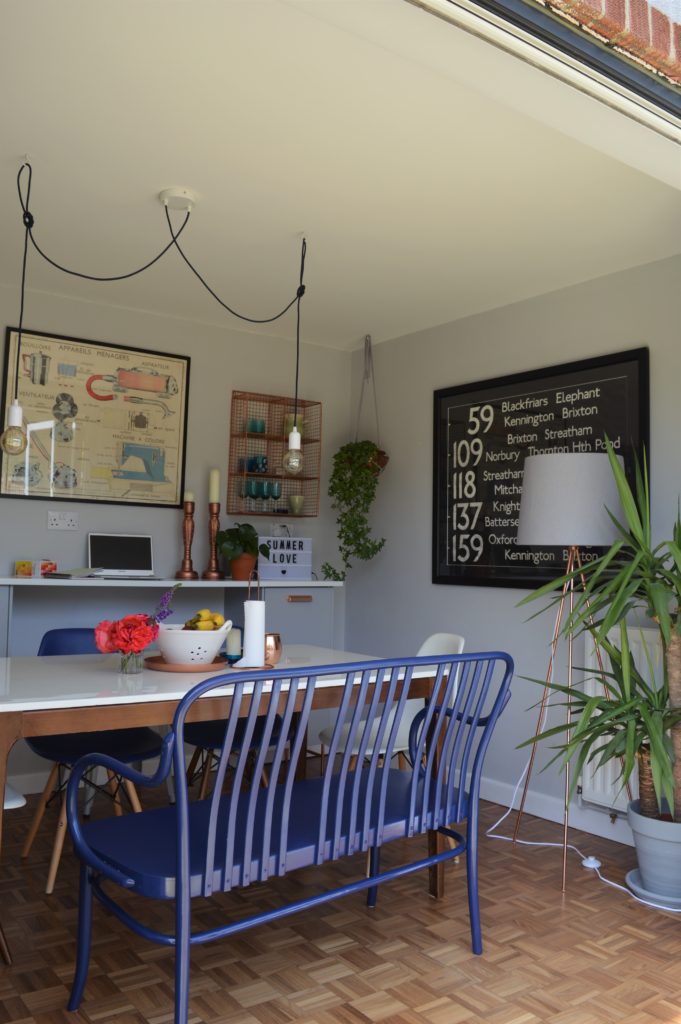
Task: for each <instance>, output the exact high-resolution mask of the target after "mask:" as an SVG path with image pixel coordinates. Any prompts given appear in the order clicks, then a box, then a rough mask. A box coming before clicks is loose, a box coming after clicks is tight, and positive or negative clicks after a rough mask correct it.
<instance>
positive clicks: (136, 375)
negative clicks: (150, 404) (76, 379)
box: [85, 367, 179, 402]
mask: <svg viewBox="0 0 681 1024" xmlns="http://www.w3.org/2000/svg"><path fill="white" fill-rule="evenodd" d="M97 380H103V381H106V382H107V383H109V384H113V387H112V389H111V391H110V392H108V393H106V394H101V395H100V394H98V393H97V392H96V391H94V390H93V387H92V385H93V383H94V381H97ZM85 389H86V391H87V393H88V395H89V396H90V398H94V399H96V400H97V401H98V402H111V401H113V399H114V398H116V397H117V394H116V392H121V393H123V394H125V392H126V391H129V390H132V391H152V392H153V393H154V394H156V395H161V396H162V397H164V398H169V397H170V396H171V395H176V394H177V393H178V390H179V389H178V386H177V381H176V380H175V378H174V377H172V376H170V375H168V374H164V373H157V372H156V371H155V370H142V369H141V368H140V367H133V368H132V369H130V370H125V369H123V368H122V367H121V369H119V370H116V373H113V374H112V373H93V374H92V376H91V377H88V379H87V381H86V382H85ZM124 400H125V399H124Z"/></svg>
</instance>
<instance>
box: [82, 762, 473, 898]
mask: <svg viewBox="0 0 681 1024" xmlns="http://www.w3.org/2000/svg"><path fill="white" fill-rule="evenodd" d="M380 777H381V773H380V772H379V773H378V777H377V778H376V779H375V782H374V786H375V788H376V787H378V785H379V782H380ZM412 778H413V774H412V771H411V770H409V771H399V770H397V769H391V770H390V771H389V782H388V792H387V799H386V810H385V818H384V825H383V837H382V841H383V842H384V843H385V842H389V841H390V840H393V839H401V838H404V837H405V836H407V835H408V824H407V822H408V817H409V811H410V800H411V784H412ZM334 779H335V780H336V786H334V785H333V784H332V787H331V793H330V795H329V798H328V801H327V807H328V808H330V809H331V808H335V805H336V793H335V792H334V789H335V788H336V787H337V779H338V776H334ZM354 779H355V775H354V774H353V773H349V774H348V775H347V777H346V780H345V793H346V807H345V809H344V815H343V823H342V827H341V841H340V847H339V849H338V854H337V855H338V856H345V855H347V854H348V853H353V852H356V851H357V845H356V844H357V838H356V836H355V837H354V842H353V848H352V849H350V848H349V846H348V831H349V818H350V811H349V807H348V806H347V804H348V803H349V800H348V798H347V794H351V792H352V787H353V782H354ZM323 781H324V780H323V779H322V778H313V779H303V780H299V781H297V782H296V783H295V784H294V786H293V790H292V794H291V804H290V808H289V821H288V838H287V847H288V849H287V851H286V858H285V864H280V863H279V855H278V851H279V844H280V842H281V817H282V805H283V797H284V787H283V786H277V787H276V796H275V802H274V810H273V814H272V817H271V833H272V834H271V839H270V843H269V850H270V851H276V853H271V854H270V856H269V865H268V871H267V874H268V875H280V874H284V873H285V871H291V870H295V869H296V868H301V867H307V866H309V865H312V864H315V863H317V838H318V832H319V820H320V815H321V808H322V799H323ZM367 784H368V772H367V770H363V771H362V773H361V777H360V784H359V800H358V806H359V812H358V823H359V827H358V829H357V832H359V831H360V829H361V825H362V822H363V812H364V806H365V799H366V788H367ZM422 786H423V780H421V781H420V782H419V783H418V794H417V801H416V806H417V807H418V806H419V805H420V799H421V791H422ZM432 788H433V787H431V789H432ZM267 793H268V789H266V788H264V787H263V788H260V789H259V790H258V806H257V810H256V814H255V818H254V822H253V827H252V830H251V833H252V846H251V853H250V862H249V864H247V865H246V869H245V870H244V865H243V862H244V856H245V853H244V849H245V838H246V836H247V833H248V832H249V830H248V829H247V822H246V815H247V800H248V794H247V793H245V794H243V798H242V799H240V800H239V805H238V810H237V824H236V830H235V836H236V838H235V844H234V853H233V858H232V859H233V864H232V870H231V873H230V874H231V877H230V878H227V879H226V878H225V837H226V833H227V810H228V806H229V797H227V796H223V797H222V799H221V803H220V813H219V815H218V824H217V842H216V847H215V864H214V867H213V871H212V876H213V884H212V888H213V890H214V891H221V890H228V889H231V888H232V887H236V886H244V885H248V884H249V882H250V881H256V880H258V878H259V876H260V855H261V854H260V851H261V850H262V845H263V830H264V821H265V814H266V806H265V804H266V798H267ZM430 802H431V804H432V802H433V801H432V799H431V801H430ZM377 804H378V796H376V797H374V799H373V800H372V805H373V806H376V805H377ZM466 813H467V809H466ZM209 814H210V800H197V801H195V802H193V803H190V804H189V856H190V864H191V895H192V896H200V895H201V893H202V891H203V887H204V874H205V856H206V836H207V829H208V821H209ZM426 819H427V820H426V821H425V823H424V824H423V825H422V824H421V821H420V819H419V818H418V817H417V818H416V819H415V821H414V828H413V832H414V833H419V832H424V831H425V830H426V829H427V828H428V827H429V825H430V823H431V822H432V806H431V808H430V811H429V813H428V814H427V815H426ZM375 824H376V823H375V820H374V821H372V823H371V827H372V830H373V828H374V827H375ZM334 828H335V812H333V811H331V810H330V811H329V817H328V820H327V825H326V842H325V848H324V856H323V858H322V859H323V860H332V859H335V857H334ZM83 834H84V837H85V839H86V841H87V842H88V843H89V844H90V845H91V847H92V848H93V850H94V851H95V852H96V853H97V854H98V855H99V856H100V857H101V858H102V859H103V860H104V861H106V862H107V863H110V864H112V865H113V866H114V867H116V868H117V869H119V870H120V871H122V872H124V873H125V874H126V875H127V876H128V877H129V878H130V879H132V881H133V883H134V884H133V889H134V890H136V891H138V892H140V893H143V894H145V895H147V896H151V897H153V898H156V899H172V898H174V895H175V874H176V809H175V807H162V808H158V809H155V810H150V811H143V812H142V813H141V814H130V815H127V816H126V817H125V818H106V819H103V820H101V821H94V822H89V823H87V824H85V825H83ZM372 838H373V836H372Z"/></svg>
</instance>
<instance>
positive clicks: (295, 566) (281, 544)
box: [258, 537, 312, 580]
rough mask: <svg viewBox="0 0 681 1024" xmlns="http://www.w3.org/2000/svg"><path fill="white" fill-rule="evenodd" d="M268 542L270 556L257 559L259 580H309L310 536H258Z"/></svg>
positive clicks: (310, 574)
mask: <svg viewBox="0 0 681 1024" xmlns="http://www.w3.org/2000/svg"><path fill="white" fill-rule="evenodd" d="M258 543H259V544H269V548H270V557H269V558H263V557H262V555H261V556H260V558H259V559H258V572H259V574H260V579H261V580H311V579H312V539H311V538H310V537H258Z"/></svg>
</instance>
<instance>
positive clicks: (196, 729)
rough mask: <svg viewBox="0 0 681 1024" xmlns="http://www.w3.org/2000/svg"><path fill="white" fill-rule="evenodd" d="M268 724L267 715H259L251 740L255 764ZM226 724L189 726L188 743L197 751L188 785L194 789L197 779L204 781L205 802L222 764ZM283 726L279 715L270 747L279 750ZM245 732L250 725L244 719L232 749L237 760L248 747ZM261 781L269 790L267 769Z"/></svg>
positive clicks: (202, 785)
mask: <svg viewBox="0 0 681 1024" xmlns="http://www.w3.org/2000/svg"><path fill="white" fill-rule="evenodd" d="M265 722H266V716H265V715H259V716H258V718H256V720H255V725H254V728H253V735H252V736H251V738H250V740H249V751H250V752H251V754H252V755H253V758H252V760H255V755H256V754H257V753H258V751H259V750H260V747H261V745H262V739H263V735H264V732H265ZM226 724H227V723H226V722H224V721H221V720H219V719H218V720H217V721H213V722H189V723H187V725H186V726H185V730H184V738H185V741H186V742H187V743H189V744H190V745H191V746H192V747H194V748H195V750H194V753H193V754H192V758H191V761H190V762H189V767H188V768H187V785H189V786H191V785H193V783H194V781H195V780H196V779H197V778H198V779H200V780H201V781H200V785H199V800H203V799H204V798H205V796H206V794H207V792H208V786H209V782H210V773H211V770H212V769H213V768H214V767H215V766H216V765H217V763H218V761H219V758H220V752H221V750H222V744H223V743H224V740H225V726H226ZM282 724H283V723H282V719H281V716H280V715H276V717H275V722H274V726H273V729H272V735H271V736H268V743H269V745H270V746H276V744H277V743H278V742H279V737H280V735H281V729H282ZM245 732H246V721H245V720H244V719H242V720H241V721H240V722H237V724H236V729H235V730H234V737H233V739H232V747H231V749H232V753H233V754H234V755H235V756H236V755H238V754H240V753H241V748H242V747H243V744H244V735H245ZM261 778H262V781H263V784H264V785H265V786H266V785H268V783H269V774H268V772H267V769H266V768H265V766H264V765H263V767H262V770H261Z"/></svg>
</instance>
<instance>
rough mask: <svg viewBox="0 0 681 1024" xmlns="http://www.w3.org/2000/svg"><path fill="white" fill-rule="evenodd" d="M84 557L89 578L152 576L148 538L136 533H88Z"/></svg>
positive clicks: (152, 569)
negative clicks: (88, 570) (86, 560)
mask: <svg viewBox="0 0 681 1024" xmlns="http://www.w3.org/2000/svg"><path fill="white" fill-rule="evenodd" d="M87 558H88V567H89V569H90V575H91V576H100V577H104V578H105V579H136V578H141V579H144V578H147V577H150V576H152V577H153V575H154V558H153V552H152V545H151V537H150V536H148V535H144V534H138V533H89V534H88V538H87Z"/></svg>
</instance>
